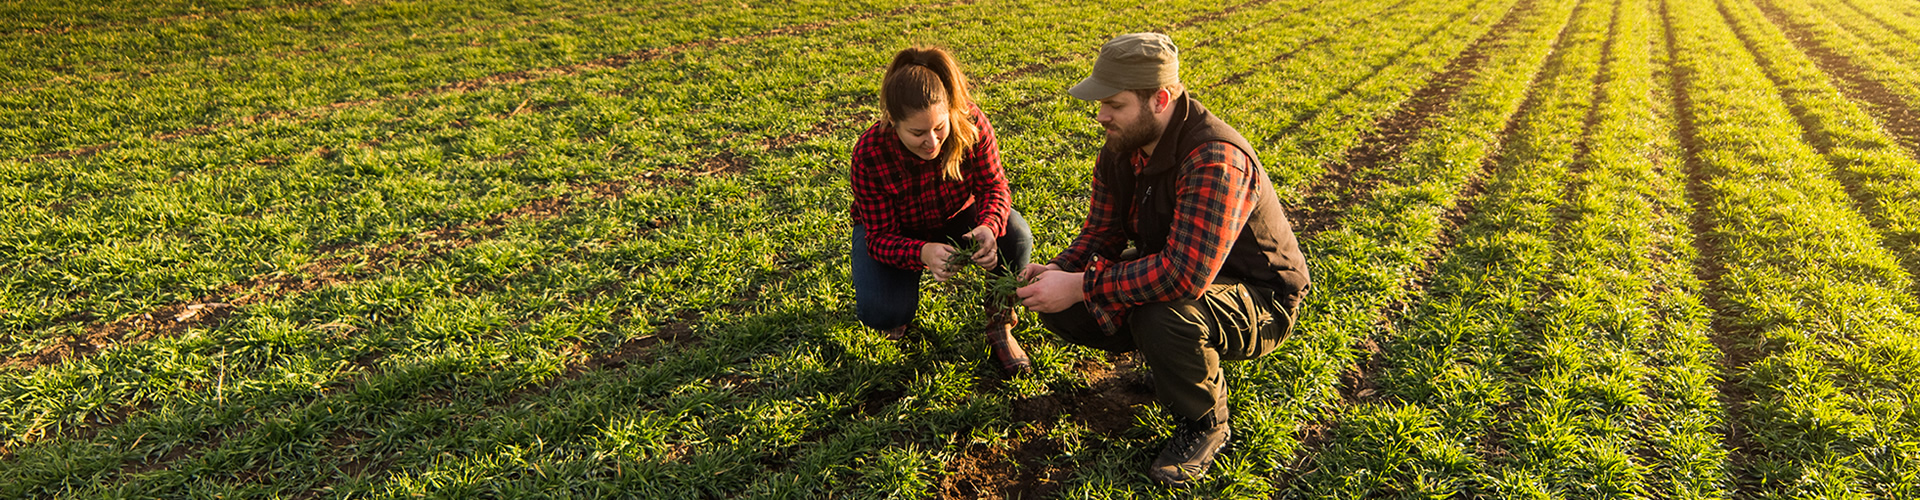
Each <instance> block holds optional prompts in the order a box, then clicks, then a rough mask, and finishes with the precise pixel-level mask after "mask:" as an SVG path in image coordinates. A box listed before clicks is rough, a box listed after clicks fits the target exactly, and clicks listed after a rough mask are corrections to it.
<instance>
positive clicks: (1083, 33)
mask: <svg viewBox="0 0 1920 500" xmlns="http://www.w3.org/2000/svg"><path fill="white" fill-rule="evenodd" d="M984 7H991V6H984ZM989 11H990V9H986V8H982V9H981V10H980V11H979V12H980V13H983V14H984V13H986V12H989ZM1056 16H1057V18H1056ZM1073 16H1075V14H1073V13H1072V11H1071V10H1066V11H1062V12H1060V13H1057V14H1053V15H1050V16H1041V17H1036V18H1035V19H1036V20H1035V21H1034V22H1045V23H1050V24H1049V25H1051V26H1056V27H1059V28H1060V29H1059V30H1058V31H1056V32H1054V33H1055V34H1054V35H1052V36H1059V37H1063V38H1065V39H1068V40H1073V39H1080V40H1081V41H1082V42H1083V43H1090V41H1091V40H1092V39H1093V38H1094V37H1097V36H1099V35H1098V34H1096V33H1094V31H1095V30H1098V29H1100V26H1098V25H1093V24H1081V25H1079V26H1077V27H1078V28H1080V30H1079V31H1072V30H1068V29H1067V28H1070V27H1075V26H1074V25H1073V24H1070V22H1069V21H1068V20H1067V19H1066V18H1068V17H1073ZM969 27H971V25H964V24H963V25H956V26H949V27H945V28H944V29H943V31H945V32H946V33H941V32H934V33H929V34H934V35H943V36H959V35H961V34H965V36H968V37H980V38H982V39H983V40H982V41H983V42H984V41H990V40H993V39H994V37H1005V36H1008V35H1012V34H1015V33H1019V32H1020V30H1023V29H1026V27H1023V26H1020V25H1010V26H1006V27H1004V28H1002V30H1004V31H997V32H996V31H980V32H972V33H970V30H968V29H966V28H969ZM871 29H882V30H885V29H888V28H887V27H885V26H884V25H880V24H875V25H874V26H873V27H872V28H871ZM1005 40H1007V41H1004V42H999V43H997V44H994V45H983V46H982V47H980V48H979V50H976V51H974V52H971V53H972V54H974V55H975V56H979V57H988V58H990V57H989V56H991V55H993V54H994V53H996V52H998V53H1009V54H1011V53H1019V54H1030V51H1025V50H1020V49H1019V48H1018V47H1019V45H1018V43H1017V41H1018V40H1019V39H1016V38H1006V39H1005ZM1030 40H1033V41H1044V42H1048V43H1051V44H1055V45H1064V43H1063V42H1064V40H1055V39H1047V38H1037V39H1030ZM969 41H972V40H969ZM847 45H848V46H867V45H875V44H847ZM757 49H760V50H761V51H765V52H769V53H772V54H774V55H778V54H780V53H781V52H783V51H775V50H767V49H768V47H757ZM862 50H865V51H869V52H872V53H870V54H863V55H861V59H865V61H863V62H868V63H871V67H872V68H874V71H875V72H877V71H878V68H879V67H881V65H882V64H884V58H885V57H886V55H887V54H882V53H881V52H889V53H890V52H891V50H892V49H891V48H888V49H876V48H868V49H862ZM743 53H752V52H743ZM849 59H852V58H849ZM855 60H859V59H855ZM741 63H742V61H739V60H735V61H727V60H725V59H721V60H718V61H716V62H715V64H716V65H743V64H741ZM801 67H808V66H801ZM1001 68H1003V69H1010V68H1012V66H1001ZM990 75H991V73H988V74H987V75H976V76H990ZM858 80H863V81H864V82H865V84H866V85H869V86H870V85H873V84H874V80H875V78H873V77H872V76H869V77H867V78H862V79H858ZM841 85H852V84H850V83H835V84H834V85H833V86H841ZM863 93H864V92H863ZM563 118H564V117H563ZM566 123H567V122H566V121H564V120H557V121H554V122H548V124H549V125H550V126H565V125H566ZM522 130H525V129H522ZM535 132H537V131H535ZM742 152H744V151H742ZM598 153H599V151H595V150H588V151H582V152H577V153H570V152H568V151H567V150H554V151H552V152H551V153H549V154H547V155H529V156H528V158H538V157H540V156H555V157H558V158H555V160H554V161H568V160H567V159H568V158H569V157H570V156H571V155H577V156H579V157H584V158H576V159H575V160H573V161H569V162H570V163H588V164H589V165H586V166H584V168H605V167H594V166H592V165H591V164H593V163H598V162H593V161H586V162H580V161H577V160H578V159H597V158H599V157H600V155H599V154H598ZM575 168H583V167H575ZM325 174H326V172H324V171H320V172H314V173H312V174H310V175H307V176H295V177H296V178H307V179H309V181H312V180H324V179H325V177H326V175H325ZM571 192H574V191H573V190H563V191H561V193H562V194H567V193H571ZM423 208H431V205H427V206H424V207H423ZM488 208H489V209H490V213H498V212H502V211H504V210H503V208H501V207H488Z"/></svg>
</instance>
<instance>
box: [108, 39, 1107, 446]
mask: <svg viewBox="0 0 1920 500" xmlns="http://www.w3.org/2000/svg"><path fill="white" fill-rule="evenodd" d="M1054 76H1055V77H1056V79H1064V77H1063V75H1054ZM1069 83H1070V82H1069ZM1055 84H1056V85H1062V84H1063V83H1062V82H1055ZM1075 118H1077V116H1076V117H1075ZM833 140H834V141H838V142H846V141H850V140H851V138H850V136H847V135H846V134H845V133H844V132H843V133H841V134H840V137H836V138H834V139H833ZM843 153H844V151H835V152H834V154H828V155H825V158H822V159H821V160H820V161H822V162H824V163H823V164H825V165H836V164H838V163H839V159H840V158H841V157H843V156H844V155H843ZM783 161H784V160H783ZM778 182H779V183H771V184H770V185H791V184H795V183H792V182H791V180H790V179H781V180H780V181H778ZM780 183H784V184H780ZM800 184H802V185H811V187H808V188H807V190H809V191H820V190H823V189H831V188H830V187H825V186H820V184H824V182H822V179H818V178H816V179H812V182H810V183H800ZM809 196H811V197H813V198H817V197H818V194H814V195H809ZM839 196H844V195H839ZM805 201H807V202H810V203H806V204H805V205H801V206H807V207H813V208H814V209H815V210H821V211H820V215H819V216H817V217H815V218H816V219H823V220H827V221H831V222H829V223H832V224H834V225H836V226H837V225H838V223H839V221H840V218H841V215H842V214H840V213H839V212H838V211H836V210H832V209H825V208H821V207H822V206H823V205H824V206H829V207H830V206H844V203H843V202H842V203H824V204H823V203H818V200H817V199H809V200H805ZM595 212H600V211H599V210H596V211H593V212H587V213H595ZM786 215H787V214H782V217H783V218H784V217H785V216H786ZM721 217H722V216H713V219H714V222H716V223H714V224H700V225H699V227H701V228H702V229H701V231H702V232H704V233H709V234H712V235H714V236H719V235H723V234H728V233H729V232H731V231H733V228H732V227H731V225H730V224H728V223H724V222H720V221H721V220H723V219H721ZM644 220H646V219H645V217H644V214H642V216H641V217H640V218H638V219H630V220H626V221H624V222H625V223H624V224H616V225H614V226H617V227H632V226H635V225H638V224H636V223H635V222H636V221H644ZM809 220H811V219H809ZM809 223H810V224H821V222H819V221H818V220H812V221H811V222H809ZM768 232H770V233H775V232H780V231H776V230H771V229H770V230H769V231H768ZM833 232H834V233H835V234H838V233H840V232H843V228H842V229H839V230H834V231H833ZM567 236H570V237H571V236H575V235H567ZM544 239H557V240H571V239H572V238H536V239H535V240H536V241H538V240H544ZM820 239H826V240H832V239H834V238H830V237H823V238H820ZM696 248H697V247H696ZM826 248H834V247H833V244H828V245H826ZM463 252H465V251H463ZM732 258H735V259H737V258H739V257H732ZM819 258H827V257H819ZM535 259H536V260H537V256H536V257H535ZM453 260H459V259H453ZM476 260H477V259H476ZM802 260H803V261H804V260H810V259H802ZM712 264H718V263H716V262H705V263H702V262H688V263H686V264H684V265H682V266H677V267H681V268H682V269H686V271H683V272H681V273H676V274H684V273H685V272H691V271H696V270H699V269H704V268H706V267H707V266H708V265H712ZM432 267H436V266H431V265H430V266H428V268H429V271H431V268H432ZM425 274H426V276H428V277H429V278H431V277H432V276H433V275H434V273H432V272H427V273H425ZM556 274H557V275H569V274H583V275H594V273H590V272H586V273H583V272H576V271H573V270H564V269H563V270H559V271H556ZM714 278H719V279H723V280H724V279H727V278H728V277H727V276H725V275H717V276H714ZM838 281H839V282H844V277H842V278H841V279H840V280H838ZM376 283H377V282H373V283H368V284H367V285H358V286H352V287H349V288H360V287H370V286H376ZM427 288H436V287H435V286H428V287H427ZM533 288H536V289H537V288H539V287H533ZM687 288H694V289H698V288H700V285H699V284H698V283H674V282H668V281H664V280H663V281H662V282H660V284H659V285H655V286H652V287H648V289H646V290H634V291H631V292H630V293H631V294H632V295H631V297H630V298H629V300H641V301H646V302H651V301H653V300H657V299H652V298H651V297H667V296H672V295H673V294H674V293H673V291H674V290H682V289H687ZM376 302H385V301H376ZM483 302H495V301H494V300H487V301H483ZM263 309H264V310H267V311H271V310H272V309H273V308H271V307H268V308H263ZM530 309H531V308H530ZM535 310H537V309H535ZM550 316H552V315H550ZM415 322H419V321H418V320H415ZM425 323H434V322H432V321H426V322H425ZM643 324H644V323H643ZM394 329H395V330H400V331H403V332H404V331H406V329H405V328H394ZM369 330H373V329H372V328H369ZM152 344H154V343H153V342H149V343H144V344H139V345H137V346H130V347H141V348H144V347H143V346H149V345H152ZM163 344H164V343H163ZM736 348H737V347H736ZM116 352H117V351H116ZM127 354H128V355H129V357H127V358H124V359H127V360H138V359H155V358H157V359H165V358H169V357H170V356H135V355H133V354H135V353H127ZM334 354H338V352H335V353H334ZM334 354H329V355H334ZM115 356H117V355H115ZM173 357H175V358H177V356H173ZM265 359H269V360H270V359H272V358H271V357H268V358H265ZM341 359H344V357H343V358H341ZM81 373H84V372H81ZM201 375H204V373H201ZM249 378H252V377H249ZM257 380H269V381H271V380H277V379H276V378H274V377H270V376H269V377H258V378H257ZM294 387H295V388H296V389H297V388H299V387H301V386H300V385H299V384H295V385H294ZM262 397H265V396H262ZM266 401H271V400H270V399H269V400H266ZM322 408H333V407H332V406H322ZM375 411H377V409H375ZM309 413H311V412H309ZM187 421H189V422H192V421H195V420H192V419H188V420H187ZM168 422H173V423H176V424H177V423H178V422H179V421H177V420H173V421H170V420H165V419H162V420H161V421H160V422H158V423H159V424H165V423H168ZM150 423H151V422H150ZM128 427H133V428H132V429H128V430H125V431H122V429H123V428H128ZM162 427H163V428H164V425H162ZM136 429H138V427H137V426H133V425H132V424H130V425H129V426H123V427H116V428H113V429H110V430H109V431H108V432H112V433H121V432H129V433H131V432H134V430H136ZM276 429H277V428H276ZM142 434H144V433H142ZM133 435H136V434H123V435H122V436H123V437H124V436H133ZM195 435H197V434H189V435H187V436H188V437H192V436H195ZM176 436H177V435H176ZM269 437H272V435H271V434H269ZM102 439H103V440H104V438H102ZM120 442H122V443H124V442H126V441H124V440H123V441H120ZM136 446H137V445H136ZM243 446H244V445H242V444H236V445H235V446H234V447H242V449H246V448H244V447H243ZM163 449H164V448H163ZM223 449H224V448H223ZM124 452H125V451H124V450H122V453H124ZM155 453H161V452H155ZM207 455H210V456H213V458H218V457H223V456H229V455H228V454H227V453H225V452H219V453H208V454H207ZM430 456H431V455H430ZM213 458H209V459H210V460H211V459H213ZM114 463H117V462H114ZM170 477H178V476H177V475H176V476H170Z"/></svg>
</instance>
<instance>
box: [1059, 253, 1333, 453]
mask: <svg viewBox="0 0 1920 500" xmlns="http://www.w3.org/2000/svg"><path fill="white" fill-rule="evenodd" d="M1285 302H1287V301H1285V300H1283V299H1282V298H1280V297H1275V296H1274V293H1273V291H1272V290H1269V289H1267V288H1266V287H1261V286H1252V285H1246V284H1242V283H1239V282H1238V281H1237V280H1233V279H1231V278H1226V277H1221V278H1218V279H1216V280H1214V283H1213V284H1212V285H1210V286H1208V287H1207V291H1206V293H1204V294H1202V295H1201V297H1200V298H1198V299H1184V300H1176V301H1172V302H1159V303H1152V304H1142V305H1138V306H1134V307H1133V308H1132V309H1129V310H1128V311H1127V318H1126V321H1125V322H1124V323H1123V324H1122V326H1121V327H1120V331H1118V332H1114V333H1113V334H1111V335H1109V334H1107V332H1106V331H1105V330H1104V329H1102V328H1100V325H1099V323H1098V322H1096V321H1095V320H1094V319H1093V313H1091V312H1089V311H1088V310H1087V304H1086V303H1085V302H1082V303H1079V304H1075V305H1074V306H1073V307H1070V308H1067V309H1066V310H1064V311H1060V312H1057V313H1042V314H1040V322H1041V324H1042V325H1043V326H1045V327H1046V329H1047V330H1048V331H1051V332H1053V333H1054V334H1056V335H1059V336H1060V337H1061V338H1062V339H1064V340H1066V341H1067V342H1072V343H1075V344H1079V345H1083V346H1087V347H1092V348H1095V349H1102V350H1106V351H1109V352H1116V353H1117V352H1128V351H1134V350H1139V351H1140V356H1141V357H1142V358H1144V361H1145V362H1146V364H1147V369H1149V370H1151V371H1152V373H1153V392H1154V397H1155V398H1156V399H1158V400H1159V401H1160V404H1161V405H1162V406H1163V407H1165V408H1166V409H1167V410H1168V411H1170V412H1172V413H1173V415H1174V416H1175V417H1178V418H1179V419H1180V420H1181V421H1182V422H1199V421H1201V420H1202V419H1205V418H1207V417H1209V416H1211V417H1212V421H1213V422H1226V421H1227V383H1226V380H1225V378H1224V376H1223V375H1222V374H1221V372H1220V362H1221V361H1223V360H1225V361H1237V360H1247V359H1253V358H1257V357H1260V356H1264V355H1266V354H1267V353H1269V352H1272V351H1273V349H1274V347H1275V346H1278V345H1280V342H1281V341H1282V340H1285V339H1286V336H1287V335H1288V334H1289V333H1291V332H1292V331H1293V324H1294V313H1295V310H1294V309H1295V307H1297V304H1287V303H1285Z"/></svg>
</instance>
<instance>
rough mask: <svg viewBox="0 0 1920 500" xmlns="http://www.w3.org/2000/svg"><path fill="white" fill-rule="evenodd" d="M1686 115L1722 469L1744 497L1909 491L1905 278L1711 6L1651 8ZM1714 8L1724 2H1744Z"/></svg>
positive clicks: (1915, 432)
mask: <svg viewBox="0 0 1920 500" xmlns="http://www.w3.org/2000/svg"><path fill="white" fill-rule="evenodd" d="M1667 9H1668V12H1667V16H1666V17H1667V22H1668V23H1669V24H1670V26H1671V29H1672V30H1673V39H1675V40H1677V41H1678V42H1677V43H1678V45H1677V46H1676V47H1675V48H1674V52H1675V54H1676V58H1675V59H1676V61H1675V64H1676V66H1677V67H1678V76H1679V78H1680V80H1681V84H1680V87H1681V88H1682V89H1683V91H1684V93H1685V96H1686V99H1685V103H1686V106H1685V109H1684V115H1685V116H1686V117H1687V120H1688V121H1689V122H1690V123H1691V124H1692V132H1691V138H1692V140H1693V141H1695V146H1694V147H1693V149H1694V151H1693V159H1692V161H1693V162H1694V163H1695V168H1696V169H1697V170H1696V176H1697V177H1698V178H1699V179H1700V180H1699V182H1698V185H1697V187H1696V188H1695V194H1694V196H1695V198H1696V199H1698V200H1701V202H1700V203H1699V204H1698V210H1699V215H1698V218H1699V219H1700V220H1701V222H1702V224H1703V226H1704V227H1706V228H1707V229H1706V230H1705V232H1704V233H1703V234H1702V235H1701V236H1702V238H1703V239H1704V240H1705V241H1706V242H1707V244H1708V249H1707V251H1706V252H1705V253H1706V255H1705V257H1707V258H1709V259H1713V260H1714V261H1715V262H1717V263H1718V264H1719V266H1720V268H1721V269H1720V270H1718V272H1716V273H1715V274H1716V275H1714V276H1712V277H1711V280H1712V281H1711V283H1710V286H1711V291H1712V293H1714V294H1715V295H1716V300H1715V302H1716V304H1717V306H1716V308H1717V309H1718V310H1719V312H1720V315H1721V319H1720V321H1719V323H1718V324H1719V325H1720V326H1721V328H1720V330H1721V334H1722V335H1726V336H1728V339H1727V340H1726V341H1725V342H1723V343H1722V345H1727V346H1731V350H1730V352H1729V355H1730V356H1731V357H1732V358H1733V360H1734V361H1735V363H1736V365H1735V368H1734V369H1733V370H1731V371H1730V372H1729V373H1727V374H1726V377H1727V378H1728V384H1729V386H1730V387H1731V389H1730V391H1729V393H1730V394H1737V395H1739V397H1738V398H1737V399H1736V400H1735V403H1734V404H1733V405H1731V406H1729V408H1728V416H1729V417H1728V421H1729V422H1730V423H1731V429H1730V431H1729V432H1730V435H1731V436H1732V438H1731V439H1732V440H1733V442H1732V447H1733V448H1735V449H1736V452H1735V454H1734V455H1733V460H1732V462H1733V463H1734V464H1735V465H1736V471H1737V474H1736V480H1738V481H1740V486H1741V487H1742V489H1744V490H1746V492H1747V493H1746V494H1747V495H1750V497H1751V498H1782V499H1784V498H1800V499H1805V498H1911V497H1914V496H1916V495H1920V479H1916V477H1915V476H1914V475H1913V471H1915V470H1920V444H1916V443H1920V411H1915V408H1916V406H1915V405H1916V403H1920V400H1916V398H1917V397H1920V385H1917V384H1920V363H1915V362H1914V360H1916V359H1920V343H1917V342H1916V341H1915V339H1914V337H1913V336H1912V332H1913V331H1915V328H1916V327H1920V321H1916V318H1914V317H1913V316H1912V315H1913V312H1912V311H1914V310H1915V309H1914V307H1915V304H1914V303H1913V297H1912V296H1911V295H1910V294H1909V292H1910V290H1911V289H1912V287H1913V279H1912V277H1911V276H1909V275H1908V274H1906V273H1905V272H1904V271H1903V270H1902V269H1901V267H1900V264H1899V261H1898V260H1897V258H1896V256H1895V255H1894V254H1893V253H1892V252H1890V251H1888V250H1887V249H1886V247H1883V246H1881V245H1879V239H1880V238H1879V235H1878V234H1877V232H1876V231H1875V230H1874V228H1873V227H1872V225H1871V222H1870V220H1869V219H1868V218H1867V217H1865V216H1863V215H1861V214H1860V212H1858V211H1857V210H1856V209H1855V208H1854V207H1853V206H1852V199H1851V198H1849V197H1848V195H1847V193H1846V191H1845V189H1844V187H1843V185H1842V184H1841V183H1840V182H1838V181H1836V180H1835V179H1834V178H1833V175H1834V170H1835V169H1834V166H1832V165H1830V164H1828V163H1827V162H1826V161H1824V158H1823V157H1822V156H1821V155H1820V153H1819V151H1817V150H1816V149H1815V148H1814V147H1813V146H1811V145H1808V144H1806V143H1804V142H1801V141H1799V140H1796V138H1798V137H1800V136H1801V132H1802V130H1801V128H1800V126H1799V124H1798V123H1796V121H1795V116H1794V115H1793V114H1792V112H1791V110H1790V108H1789V106H1788V105H1787V103H1785V102H1783V99H1782V97H1781V95H1780V90H1779V89H1777V88H1775V87H1774V85H1773V84H1772V83H1771V82H1770V81H1769V79H1768V77H1767V75H1766V73H1765V72H1763V71H1762V70H1761V69H1760V65H1759V63H1758V62H1757V61H1756V60H1755V58H1754V56H1753V55H1752V54H1750V53H1748V52H1747V51H1746V50H1745V49H1744V47H1743V46H1742V43H1741V41H1740V39H1739V38H1737V36H1736V35H1735V32H1734V30H1733V29H1732V28H1731V27H1730V26H1729V25H1728V21H1727V19H1725V18H1723V17H1722V16H1721V15H1720V13H1719V12H1717V9H1716V6H1715V5H1714V4H1713V3H1712V2H1704V1H1686V2H1669V3H1668V4H1667ZM1744 9H1745V8H1744V7H1743V8H1740V9H1728V10H1729V11H1738V10H1744Z"/></svg>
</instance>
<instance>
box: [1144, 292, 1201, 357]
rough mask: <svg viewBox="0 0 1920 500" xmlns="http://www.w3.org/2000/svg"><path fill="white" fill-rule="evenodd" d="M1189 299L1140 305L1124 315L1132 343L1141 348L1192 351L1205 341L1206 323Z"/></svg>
mask: <svg viewBox="0 0 1920 500" xmlns="http://www.w3.org/2000/svg"><path fill="white" fill-rule="evenodd" d="M1192 302H1193V301H1190V300H1177V301H1173V302H1155V303H1151V304H1141V305H1139V306H1136V307H1134V308H1133V310H1132V311H1130V312H1129V314H1128V315H1127V324H1128V325H1131V326H1132V330H1133V332H1134V343H1136V344H1138V345H1139V346H1140V347H1141V348H1142V349H1167V348H1175V349H1192V348H1193V346H1195V345H1198V344H1200V343H1201V342H1203V341H1204V340H1205V339H1206V334H1207V323H1206V320H1205V318H1204V317H1202V316H1201V314H1200V311H1199V309H1198V308H1197V307H1195V306H1194V304H1193V303H1192Z"/></svg>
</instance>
